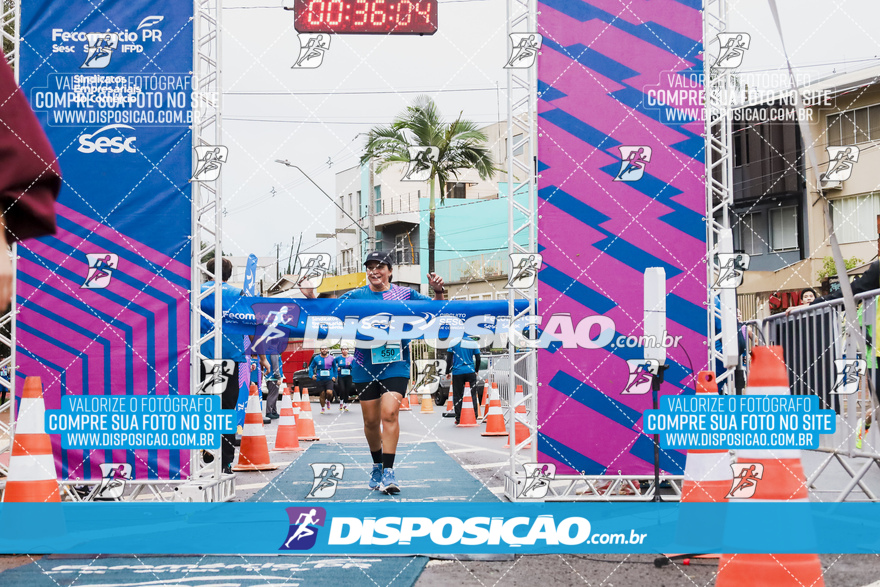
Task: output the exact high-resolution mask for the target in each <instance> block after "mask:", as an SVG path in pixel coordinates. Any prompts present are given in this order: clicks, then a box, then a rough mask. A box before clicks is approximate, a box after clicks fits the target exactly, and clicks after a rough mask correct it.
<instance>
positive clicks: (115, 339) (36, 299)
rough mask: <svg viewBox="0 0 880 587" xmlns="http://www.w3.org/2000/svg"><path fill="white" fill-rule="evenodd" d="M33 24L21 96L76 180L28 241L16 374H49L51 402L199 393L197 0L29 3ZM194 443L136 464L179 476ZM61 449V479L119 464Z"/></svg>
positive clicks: (26, 31) (25, 36)
mask: <svg viewBox="0 0 880 587" xmlns="http://www.w3.org/2000/svg"><path fill="white" fill-rule="evenodd" d="M20 35H21V42H20V44H19V56H20V61H19V66H20V71H19V79H20V82H21V86H22V91H23V92H24V94H25V96H27V98H28V100H29V101H30V103H31V105H32V107H33V108H34V110H35V112H36V114H37V118H38V120H39V121H40V122H41V124H42V125H43V128H44V130H45V131H46V135H47V136H48V138H49V140H50V142H51V143H52V146H53V147H54V149H55V152H56V153H57V154H58V163H59V166H60V167H61V170H62V174H63V176H64V184H63V186H62V188H61V192H60V194H59V196H58V202H57V205H56V213H57V220H58V231H57V233H56V234H55V235H52V236H48V237H44V238H40V239H35V240H30V241H27V242H25V243H22V245H21V246H20V247H19V255H20V257H21V260H20V261H19V263H18V266H17V271H18V274H17V295H18V299H17V301H18V304H19V312H20V313H19V314H18V316H17V324H18V328H19V330H18V336H17V344H18V353H19V354H18V356H19V357H21V360H20V361H19V368H18V369H19V370H18V372H17V374H18V376H19V377H21V380H22V381H23V380H24V377H23V376H27V375H39V376H41V377H42V380H43V385H44V399H45V401H46V406H47V408H48V409H50V410H52V409H59V408H60V407H61V399H62V398H63V397H68V396H96V395H97V396H118V397H134V396H147V395H155V396H177V395H180V394H188V393H189V392H190V372H189V368H188V366H189V363H190V359H189V350H188V345H189V343H190V311H189V296H188V295H187V292H188V291H189V289H190V280H191V273H192V272H191V268H190V261H191V255H190V233H191V228H192V220H191V219H192V198H191V190H190V183H189V178H190V176H191V175H192V151H193V150H192V131H191V130H190V125H191V124H192V123H193V120H192V119H191V112H192V103H193V101H192V94H193V87H192V73H191V72H192V71H193V41H192V40H193V4H192V3H189V4H187V3H185V2H174V1H172V0H155V1H153V2H148V3H145V2H127V1H124V0H104V1H102V2H99V3H95V2H92V1H89V0H69V1H67V2H36V1H35V0H25V1H23V2H22V3H21V31H20ZM140 432H141V433H143V432H144V431H140ZM107 433H108V434H109V433H110V432H107ZM152 440H155V438H153V439H152ZM159 440H160V441H161V440H162V439H161V437H160V438H159ZM125 445H126V444H125V443H122V444H120V445H118V446H117V445H114V446H113V448H121V447H123V446H125ZM135 445H138V446H142V445H140V443H138V442H136V443H135V444H134V445H128V446H135ZM184 446H185V445H180V446H167V447H166V448H167V449H171V450H159V449H156V448H155V445H151V446H150V447H149V448H146V450H145V451H144V452H142V453H139V454H136V453H135V451H134V450H126V451H125V452H124V460H125V462H126V463H128V464H129V465H131V466H132V469H133V472H134V476H135V478H138V479H166V478H167V479H179V478H181V477H186V476H187V475H188V469H189V453H188V451H186V450H184V449H183V447H184ZM53 452H54V454H55V458H56V465H57V468H58V471H59V473H60V476H61V478H63V479H95V478H100V477H101V470H100V464H101V463H104V462H117V461H119V460H122V455H120V454H119V453H118V452H116V453H114V452H113V449H112V448H109V446H108V448H106V449H100V450H97V451H96V450H81V449H80V450H67V449H66V448H65V447H64V446H63V444H62V441H61V435H59V436H53Z"/></svg>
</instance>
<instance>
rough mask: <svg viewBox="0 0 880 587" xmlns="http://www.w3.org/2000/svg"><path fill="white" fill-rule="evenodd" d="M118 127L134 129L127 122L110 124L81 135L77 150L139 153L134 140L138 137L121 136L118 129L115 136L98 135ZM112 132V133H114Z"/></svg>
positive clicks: (85, 151)
mask: <svg viewBox="0 0 880 587" xmlns="http://www.w3.org/2000/svg"><path fill="white" fill-rule="evenodd" d="M117 128H127V129H130V130H134V129H133V128H132V127H130V126H128V125H125V124H108V125H107V126H105V127H103V128H100V129H98V130H96V131H95V132H93V133H92V134H90V135H89V134H84V135H81V136H80V137H79V149H77V151H79V152H80V153H106V152H107V151H108V150H109V151H110V152H111V153H122V152H123V151H125V152H126V153H137V149H135V147H134V141H135V139H136V138H137V137H124V136H120V135H119V131H116V133H115V136H98V135H100V134H101V133H102V132H104V131H109V130H113V129H117ZM110 134H111V135H112V134H113V133H110Z"/></svg>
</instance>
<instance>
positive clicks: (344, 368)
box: [333, 355, 354, 377]
mask: <svg viewBox="0 0 880 587" xmlns="http://www.w3.org/2000/svg"><path fill="white" fill-rule="evenodd" d="M353 360H354V355H348V356H347V357H343V356H342V355H338V356H337V357H336V358H335V359H334V360H333V362H334V363H336V370H337V371H338V372H339V376H340V377H351V362H352V361H353Z"/></svg>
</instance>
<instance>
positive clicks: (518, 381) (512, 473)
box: [504, 0, 538, 501]
mask: <svg viewBox="0 0 880 587" xmlns="http://www.w3.org/2000/svg"><path fill="white" fill-rule="evenodd" d="M537 27H538V24H537V0H507V35H508V39H510V35H511V34H512V33H535V32H537ZM537 102H538V73H537V64H535V65H533V66H531V67H529V68H526V69H513V68H510V69H508V70H507V201H508V208H507V209H508V216H507V250H508V253H525V254H534V253H537V252H538V205H537V177H536V169H537V156H538V141H537ZM516 137H521V138H520V139H517V138H516ZM520 149H522V152H523V158H522V160H520V159H517V157H515V156H514V153H515V152H517V151H519V150H520ZM515 196H519V197H520V198H521V199H522V198H525V202H524V203H519V202H517V200H516V197H515ZM523 233H525V234H526V235H527V237H526V239H522V237H521V236H520V235H521V234H523ZM517 238H520V239H521V240H525V241H526V244H524V245H520V244H517V240H516V239H517ZM509 275H511V276H512V275H513V267H512V263H511V268H510V272H509ZM509 292H510V293H509V295H508V314H509V316H510V317H511V321H512V322H514V321H521V323H523V324H530V323H536V321H533V320H534V319H536V318H537V315H538V308H537V303H538V285H537V279H536V280H535V281H534V282H533V284H532V285H531V286H530V287H528V288H525V289H515V288H514V289H510V290H509ZM517 299H525V300H527V301H528V308H527V309H526V310H524V311H522V312H520V313H519V314H516V313H515V312H514V301H515V300H517ZM530 321H532V322H530ZM529 331H530V336H534V332H535V328H534V327H530V328H529ZM507 348H508V353H509V357H510V361H509V363H508V364H509V365H510V369H509V373H510V386H509V387H508V398H509V409H508V414H507V429H508V431H509V432H510V440H511V442H510V468H509V470H508V471H507V472H506V474H505V481H504V493H505V495H506V496H507V498H508V499H510V500H511V501H515V500H516V499H517V494H518V493H519V484H521V483H522V482H523V481H524V478H525V477H524V475H523V473H522V472H521V471H517V461H516V457H517V455H518V454H520V453H521V452H522V451H528V454H529V460H530V461H532V462H534V461H536V460H537V454H538V415H537V412H538V401H537V398H538V383H537V379H538V370H537V361H536V359H537V350H536V349H531V350H528V351H527V352H525V353H522V352H520V353H517V352H516V346H515V337H509V338H508V342H507ZM518 386H522V389H523V394H522V396H519V394H516V393H514V390H515V389H516V388H517V387H518ZM520 400H521V401H520ZM522 404H524V405H525V407H526V413H524V414H523V413H519V414H518V413H517V412H516V407H517V406H519V405H522ZM517 423H519V424H520V425H524V426H526V427H527V428H528V431H529V435H528V439H526V440H524V441H522V442H520V443H516V442H515V439H516V424H517ZM526 447H530V448H526Z"/></svg>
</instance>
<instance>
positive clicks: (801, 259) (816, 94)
mask: <svg viewBox="0 0 880 587" xmlns="http://www.w3.org/2000/svg"><path fill="white" fill-rule="evenodd" d="M878 81H880V67H871V68H868V69H863V70H859V71H856V72H851V73H845V74H839V75H834V76H831V77H829V78H827V79H824V80H821V81H819V82H816V83H814V84H811V85H809V86H806V87H805V88H804V96H805V97H806V99H807V102H808V104H809V105H808V106H807V107H806V110H805V112H806V117H805V120H806V121H807V126H808V128H809V131H808V132H809V134H810V137H809V139H808V140H805V138H804V136H803V134H802V132H801V128H800V126H799V125H798V123H797V121H796V120H795V119H793V118H791V117H786V116H783V115H782V113H783V112H789V113H794V112H795V106H794V105H793V101H792V100H791V99H787V98H785V97H777V98H776V99H774V100H768V101H767V102H765V103H763V104H756V105H751V106H748V107H746V108H744V109H742V111H741V112H739V113H738V114H737V118H738V119H739V120H738V121H737V120H735V122H734V123H733V136H732V141H731V146H732V151H733V153H732V155H733V163H734V171H733V205H732V206H731V210H730V211H731V215H730V220H731V228H732V231H733V236H734V248H735V250H736V251H738V252H742V253H747V254H748V255H749V256H750V266H749V270H748V271H747V272H746V273H745V276H744V280H743V284H742V286H741V287H739V288H738V289H737V294H738V299H739V304H740V308H741V309H743V314H744V316H745V317H746V318H751V317H755V316H759V315H768V314H770V313H772V312H774V311H781V310H784V309H785V308H787V307H789V306H793V305H798V304H799V303H800V291H801V290H802V289H803V288H806V287H812V288H814V289H816V290H824V291H827V290H828V289H829V288H830V289H833V288H834V287H835V282H836V276H835V273H836V271H835V270H834V269H833V266H832V267H829V261H828V259H829V258H830V257H831V246H830V234H829V232H828V230H827V228H826V221H825V203H824V201H823V196H824V198H826V199H827V200H828V206H829V210H830V213H831V219H832V222H833V226H834V231H835V234H836V236H837V240H838V242H839V244H840V247H841V252H842V254H843V256H844V258H845V259H851V260H852V265H854V268H853V271H851V272H850V278H852V276H853V275H855V274H859V273H861V272H862V271H864V264H865V263H867V262H869V261H871V260H872V259H874V258H876V256H877V250H878V244H877V239H878V216H880V189H878V183H880V182H878V181H877V175H876V173H875V171H874V170H876V169H877V168H878V166H880V152H878V150H877V149H876V148H875V144H874V142H875V141H880V83H878ZM774 118H776V119H780V118H781V119H782V120H773V119H774ZM806 145H812V146H813V157H814V158H815V161H816V164H817V166H818V170H816V169H814V168H813V166H812V163H811V161H812V160H813V157H811V156H810V154H808V153H807V152H806V150H805V146H806ZM840 147H842V149H837V148H840ZM829 148H830V151H829ZM846 148H849V151H847V149H846ZM835 157H837V158H836V159H835ZM841 159H843V161H842V164H843V166H844V167H849V174H848V177H846V176H847V173H843V174H841V172H840V171H839V168H838V170H836V171H835V173H834V175H833V177H846V179H842V180H832V181H822V182H821V187H822V194H821V195H820V193H819V190H818V189H816V186H817V181H819V180H821V179H822V178H823V177H824V174H826V173H828V172H829V170H831V169H833V168H834V167H835V165H837V163H838V162H839V161H840V160H841Z"/></svg>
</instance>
